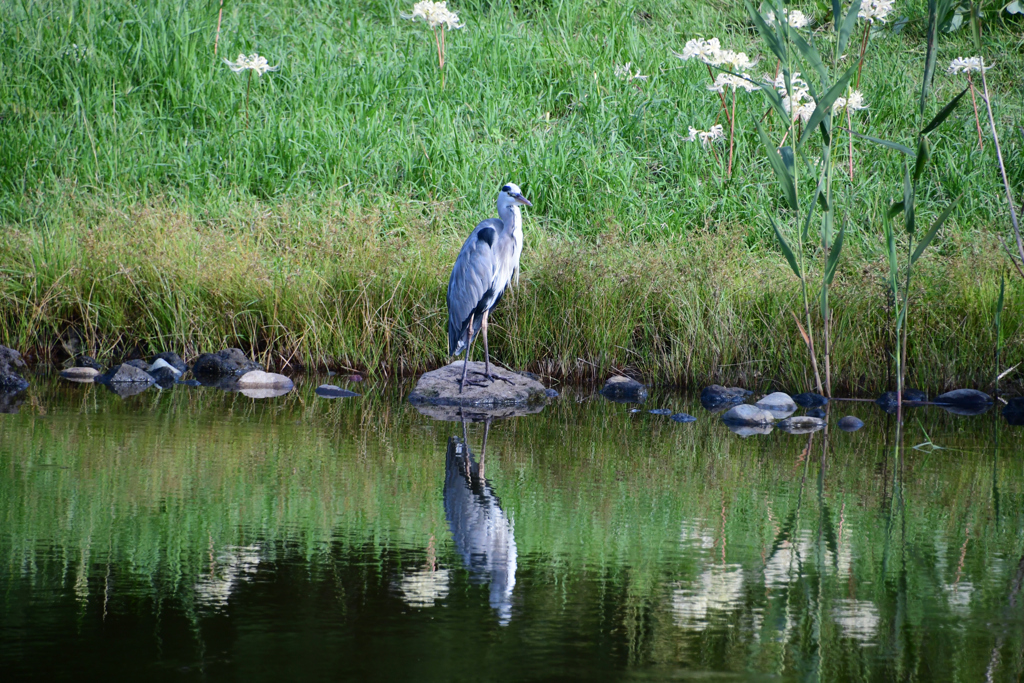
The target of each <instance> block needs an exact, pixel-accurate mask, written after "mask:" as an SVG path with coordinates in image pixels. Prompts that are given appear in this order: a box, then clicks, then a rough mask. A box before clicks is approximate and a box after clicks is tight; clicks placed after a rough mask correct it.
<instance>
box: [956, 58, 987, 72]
mask: <svg viewBox="0 0 1024 683" xmlns="http://www.w3.org/2000/svg"><path fill="white" fill-rule="evenodd" d="M983 68H984V69H985V71H988V70H989V69H991V68H992V65H991V64H986V65H982V63H981V57H957V58H956V59H954V60H953V61H952V62H950V63H949V68H948V69H946V73H948V74H969V73H971V72H972V71H981V70H982V69H983Z"/></svg>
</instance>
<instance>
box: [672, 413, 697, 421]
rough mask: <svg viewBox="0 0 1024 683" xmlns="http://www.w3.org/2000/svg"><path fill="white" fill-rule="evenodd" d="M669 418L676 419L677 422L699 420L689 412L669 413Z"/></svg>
mask: <svg viewBox="0 0 1024 683" xmlns="http://www.w3.org/2000/svg"><path fill="white" fill-rule="evenodd" d="M668 419H670V420H675V421H676V422H696V421H697V418H695V417H694V416H693V415H690V414H689V413H673V414H672V415H669V418H668Z"/></svg>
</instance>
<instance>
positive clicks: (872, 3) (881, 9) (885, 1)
mask: <svg viewBox="0 0 1024 683" xmlns="http://www.w3.org/2000/svg"><path fill="white" fill-rule="evenodd" d="M894 3H895V0H864V2H862V3H861V5H860V12H857V16H858V17H860V18H861V19H863V20H864V21H866V22H868V23H869V24H873V23H875V22H876V21H885V18H886V17H887V16H889V13H890V12H892V9H893V8H892V6H893V4H894Z"/></svg>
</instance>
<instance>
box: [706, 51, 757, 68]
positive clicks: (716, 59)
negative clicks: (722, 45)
mask: <svg viewBox="0 0 1024 683" xmlns="http://www.w3.org/2000/svg"><path fill="white" fill-rule="evenodd" d="M708 64H710V65H712V66H719V67H722V68H723V69H726V70H727V71H749V70H750V69H753V68H754V65H755V64H757V60H754V61H751V60H750V58H749V57H747V53H746V52H733V51H732V50H719V51H718V53H717V54H715V55H714V56H713V58H712V60H711V61H709V62H708Z"/></svg>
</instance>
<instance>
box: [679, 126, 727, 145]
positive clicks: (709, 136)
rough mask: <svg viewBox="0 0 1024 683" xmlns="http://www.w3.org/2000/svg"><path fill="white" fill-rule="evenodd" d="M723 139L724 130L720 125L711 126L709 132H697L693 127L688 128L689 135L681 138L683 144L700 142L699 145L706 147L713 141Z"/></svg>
mask: <svg viewBox="0 0 1024 683" xmlns="http://www.w3.org/2000/svg"><path fill="white" fill-rule="evenodd" d="M724 137H725V128H724V127H723V126H722V124H720V123H719V124H717V125H714V126H711V130H697V129H696V128H694V127H693V126H690V134H689V135H688V136H687V137H685V138H683V141H685V142H695V141H696V140H700V143H701V144H702V145H704V146H705V147H707V146H708V145H710V144H711V143H712V142H714V141H715V140H721V139H722V138H724Z"/></svg>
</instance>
